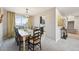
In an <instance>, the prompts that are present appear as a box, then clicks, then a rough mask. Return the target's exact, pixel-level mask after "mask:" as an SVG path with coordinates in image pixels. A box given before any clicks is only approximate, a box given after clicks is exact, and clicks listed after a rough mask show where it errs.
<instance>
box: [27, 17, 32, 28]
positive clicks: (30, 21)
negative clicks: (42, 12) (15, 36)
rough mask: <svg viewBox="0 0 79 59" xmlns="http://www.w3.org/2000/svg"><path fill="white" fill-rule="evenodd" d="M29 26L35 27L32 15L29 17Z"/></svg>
mask: <svg viewBox="0 0 79 59" xmlns="http://www.w3.org/2000/svg"><path fill="white" fill-rule="evenodd" d="M28 27H29V29H32V27H33V17H32V16H31V17H29V18H28Z"/></svg>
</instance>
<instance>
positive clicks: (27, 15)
mask: <svg viewBox="0 0 79 59" xmlns="http://www.w3.org/2000/svg"><path fill="white" fill-rule="evenodd" d="M26 17H27V18H29V14H28V9H27V8H26Z"/></svg>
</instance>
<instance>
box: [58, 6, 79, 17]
mask: <svg viewBox="0 0 79 59" xmlns="http://www.w3.org/2000/svg"><path fill="white" fill-rule="evenodd" d="M58 10H59V11H60V12H61V13H62V15H66V16H68V15H73V16H79V7H58Z"/></svg>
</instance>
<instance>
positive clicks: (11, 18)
mask: <svg viewBox="0 0 79 59" xmlns="http://www.w3.org/2000/svg"><path fill="white" fill-rule="evenodd" d="M14 26H15V13H13V12H10V11H8V12H7V37H8V38H10V37H13V36H14Z"/></svg>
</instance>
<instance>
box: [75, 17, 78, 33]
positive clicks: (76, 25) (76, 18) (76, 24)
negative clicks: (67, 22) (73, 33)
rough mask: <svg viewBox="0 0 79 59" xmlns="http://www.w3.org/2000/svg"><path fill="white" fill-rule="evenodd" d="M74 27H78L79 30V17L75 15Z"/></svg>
mask: <svg viewBox="0 0 79 59" xmlns="http://www.w3.org/2000/svg"><path fill="white" fill-rule="evenodd" d="M74 29H77V31H78V32H79V17H75V19H74Z"/></svg>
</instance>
